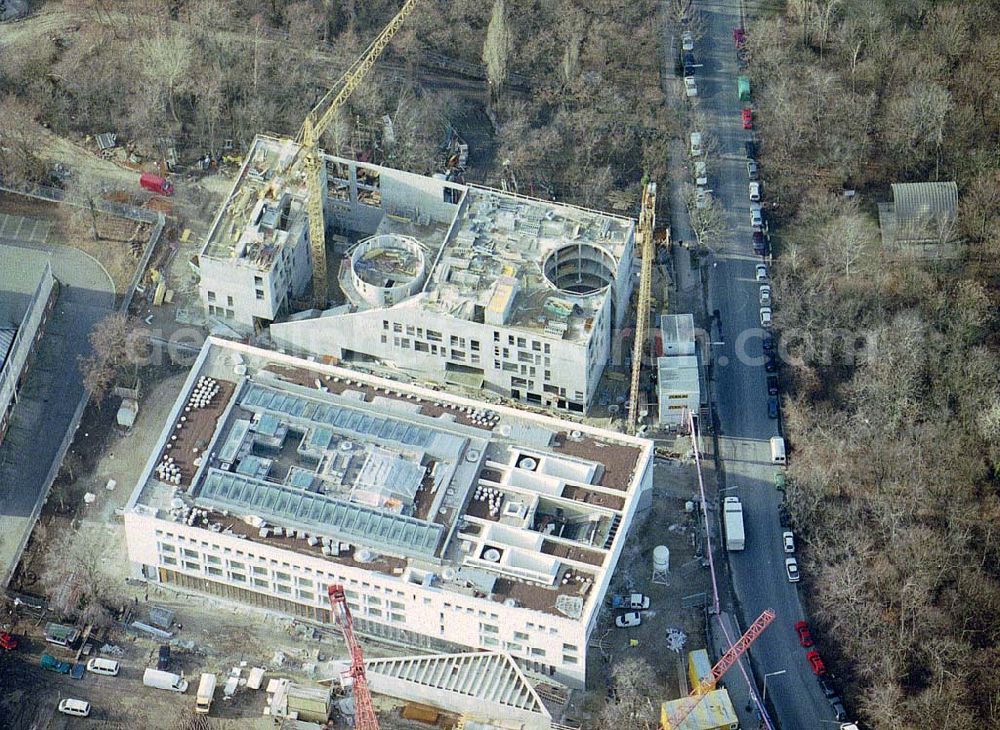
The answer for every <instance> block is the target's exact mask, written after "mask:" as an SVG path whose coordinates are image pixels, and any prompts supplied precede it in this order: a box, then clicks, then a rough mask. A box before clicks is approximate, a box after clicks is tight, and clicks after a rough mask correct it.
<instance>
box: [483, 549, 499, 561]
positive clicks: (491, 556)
mask: <svg viewBox="0 0 1000 730" xmlns="http://www.w3.org/2000/svg"><path fill="white" fill-rule="evenodd" d="M483 560H485V561H487V562H490V563H499V562H500V551H499V550H497V549H496V548H487V549H486V550H485V551H484V552H483Z"/></svg>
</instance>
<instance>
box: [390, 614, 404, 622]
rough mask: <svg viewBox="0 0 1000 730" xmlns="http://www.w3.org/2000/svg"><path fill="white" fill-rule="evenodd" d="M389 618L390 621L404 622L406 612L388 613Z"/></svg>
mask: <svg viewBox="0 0 1000 730" xmlns="http://www.w3.org/2000/svg"><path fill="white" fill-rule="evenodd" d="M389 620H390V621H395V622H396V623H400V624H401V623H405V622H406V614H402V613H390V614H389Z"/></svg>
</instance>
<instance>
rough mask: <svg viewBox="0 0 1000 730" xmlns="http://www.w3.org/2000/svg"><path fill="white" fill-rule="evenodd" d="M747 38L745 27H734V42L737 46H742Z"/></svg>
mask: <svg viewBox="0 0 1000 730" xmlns="http://www.w3.org/2000/svg"><path fill="white" fill-rule="evenodd" d="M746 40H747V32H746V31H745V30H744V29H743V28H733V42H734V43H735V44H736V47H737V48H739V47H741V46H742V45H743V44H744V43H746Z"/></svg>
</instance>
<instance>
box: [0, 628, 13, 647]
mask: <svg viewBox="0 0 1000 730" xmlns="http://www.w3.org/2000/svg"><path fill="white" fill-rule="evenodd" d="M16 648H17V637H16V636H14V635H13V634H11V633H10V632H7V631H0V649H2V650H3V651H14V650H15V649H16Z"/></svg>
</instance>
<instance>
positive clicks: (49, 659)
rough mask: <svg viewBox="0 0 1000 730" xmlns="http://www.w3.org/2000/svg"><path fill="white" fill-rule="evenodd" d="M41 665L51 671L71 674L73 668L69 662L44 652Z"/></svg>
mask: <svg viewBox="0 0 1000 730" xmlns="http://www.w3.org/2000/svg"><path fill="white" fill-rule="evenodd" d="M39 665H40V666H41V667H42V669H47V670H49V671H50V672H56V673H57V674H69V673H70V671H72V669H73V667H72V665H70V663H69V662H61V661H59V660H58V659H56V658H55V657H54V656H52V655H51V654H42V658H41V661H39Z"/></svg>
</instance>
